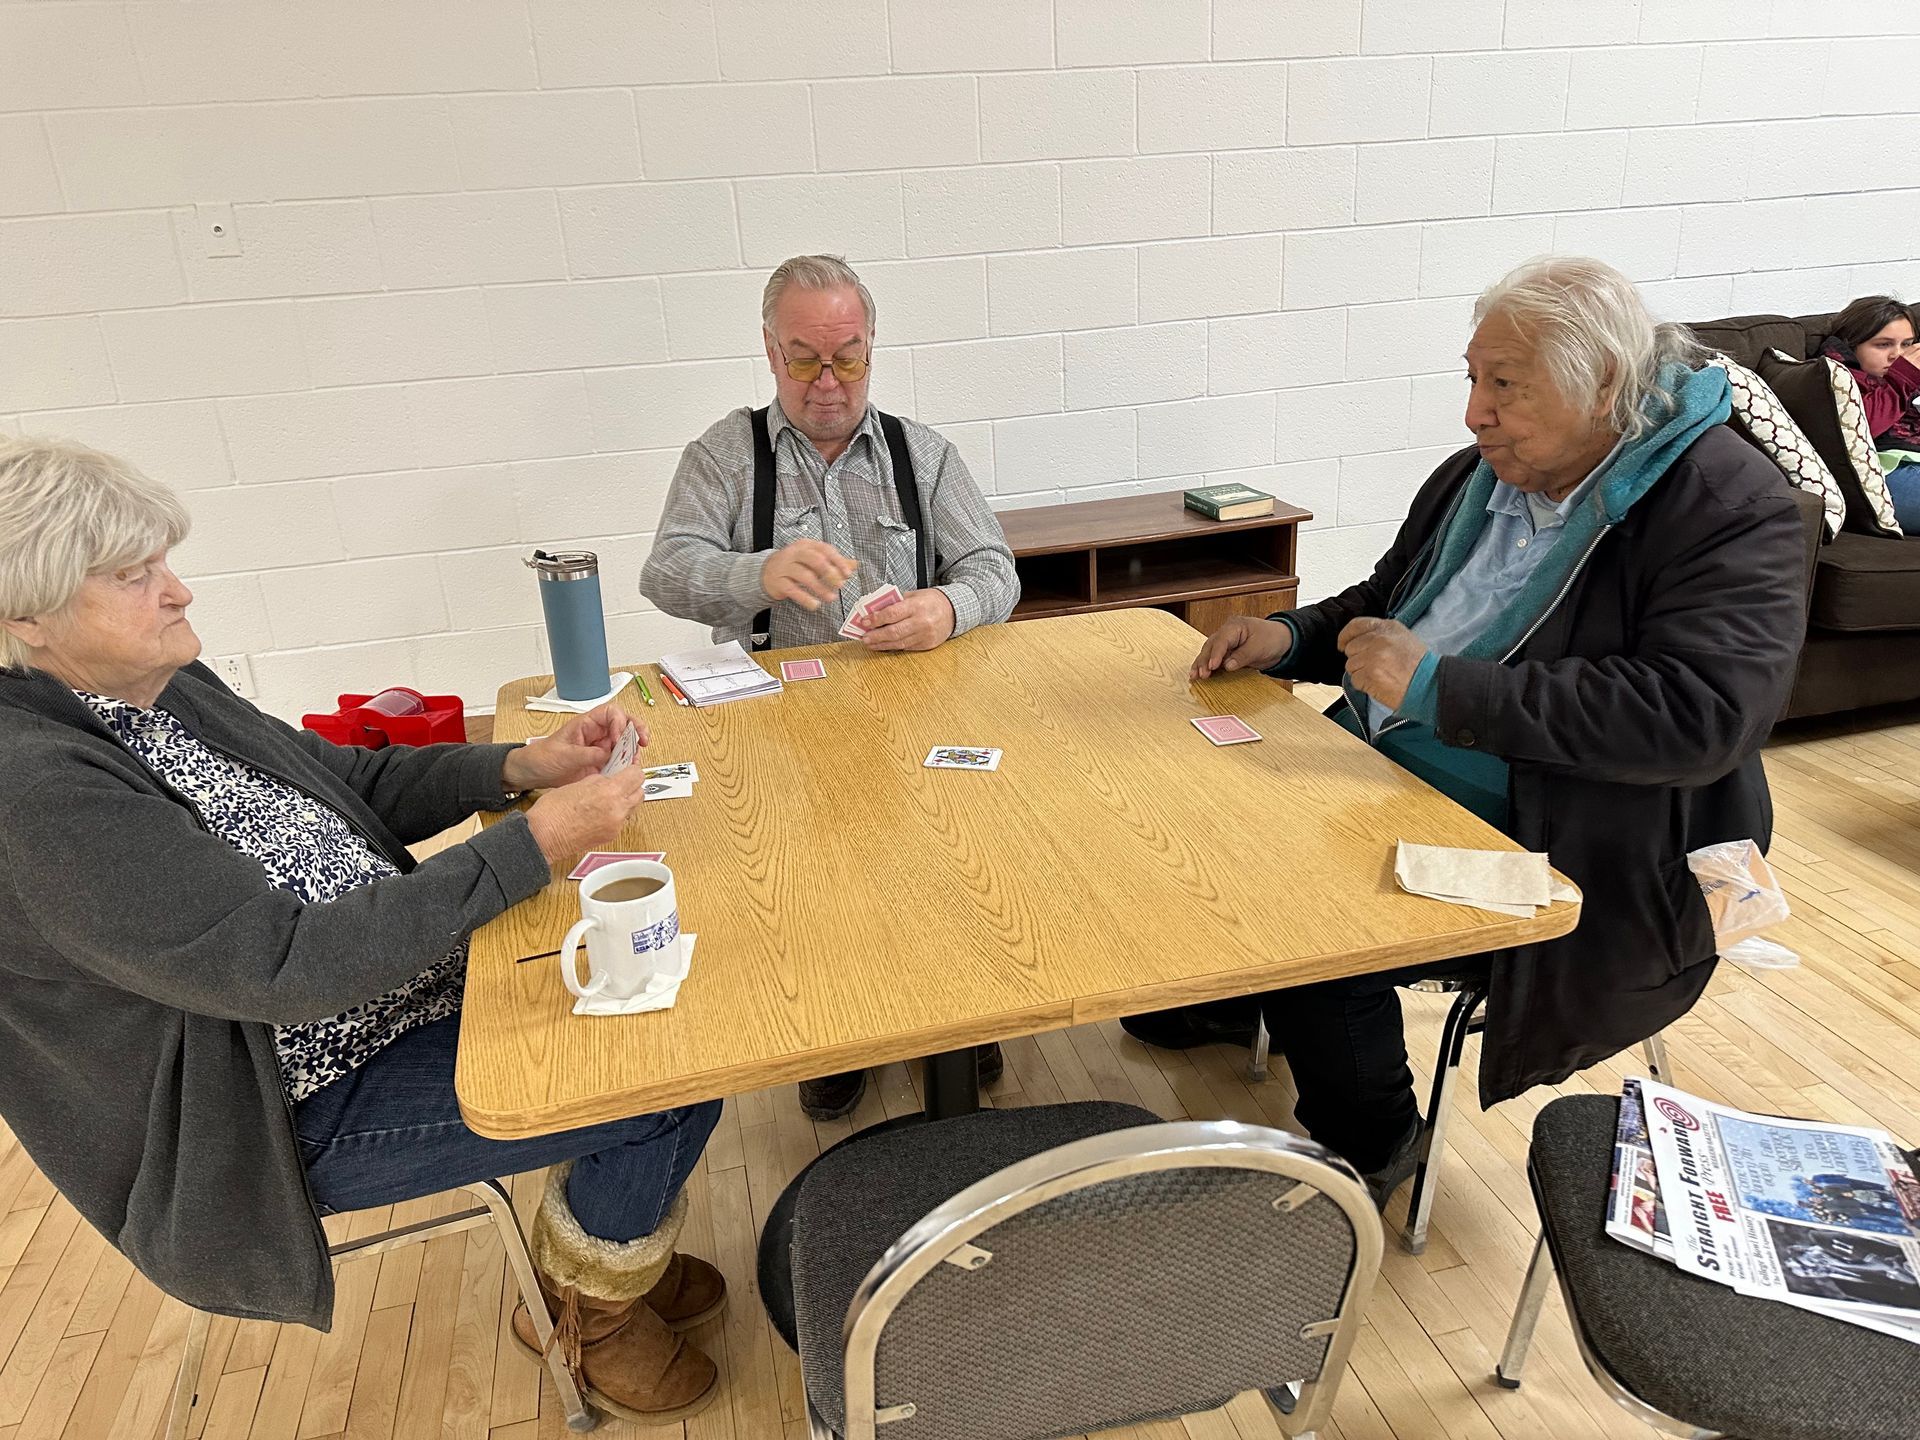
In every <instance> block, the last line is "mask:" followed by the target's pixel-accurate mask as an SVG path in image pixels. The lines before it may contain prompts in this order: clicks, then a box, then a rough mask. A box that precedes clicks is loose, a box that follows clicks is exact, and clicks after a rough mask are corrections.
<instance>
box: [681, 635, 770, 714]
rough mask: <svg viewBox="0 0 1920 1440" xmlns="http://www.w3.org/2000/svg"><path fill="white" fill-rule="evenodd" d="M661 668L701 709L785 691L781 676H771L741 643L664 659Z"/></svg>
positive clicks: (731, 641)
mask: <svg viewBox="0 0 1920 1440" xmlns="http://www.w3.org/2000/svg"><path fill="white" fill-rule="evenodd" d="M660 668H661V669H662V670H663V671H665V672H666V674H667V676H668V678H669V679H671V680H672V681H673V683H674V684H676V685H678V686H679V687H680V689H681V692H682V693H683V694H685V695H686V697H687V699H689V700H691V701H692V702H693V703H694V704H695V705H701V706H706V705H724V704H726V703H727V702H728V701H730V700H751V699H752V698H753V697H754V696H756V695H774V694H777V693H779V692H780V691H781V690H782V689H784V688H785V687H784V686H783V685H781V683H780V678H779V676H777V675H772V674H769V673H768V672H767V670H766V669H765V667H763V666H762V665H761V664H760V663H759V662H758V661H756V660H755V659H754V658H753V657H752V656H751V655H749V654H747V652H746V651H745V650H743V649H741V648H740V642H739V641H738V640H729V641H727V643H726V644H724V645H709V646H707V647H706V648H705V649H701V650H682V651H679V652H678V653H677V654H673V655H662V656H661V657H660Z"/></svg>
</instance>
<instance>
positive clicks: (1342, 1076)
mask: <svg viewBox="0 0 1920 1440" xmlns="http://www.w3.org/2000/svg"><path fill="white" fill-rule="evenodd" d="M1481 963H1482V964H1484V963H1485V962H1484V961H1483V962H1481ZM1473 969H1474V965H1473V962H1471V961H1462V960H1457V959H1456V960H1436V961H1432V962H1429V963H1428V964H1425V965H1411V966H1407V967H1405V968H1403V969H1399V970H1385V971H1382V972H1380V973H1379V974H1377V975H1352V976H1347V977H1344V978H1342V979H1339V980H1322V981H1320V982H1318V983H1317V984H1312V985H1296V986H1294V987H1293V988H1292V989H1291V990H1275V991H1272V992H1271V993H1269V994H1266V995H1263V996H1261V997H1260V1007H1261V1011H1262V1013H1263V1014H1264V1015H1265V1016H1266V1019H1267V1032H1268V1034H1269V1035H1270V1036H1271V1037H1272V1042H1273V1046H1274V1048H1275V1049H1277V1050H1280V1051H1282V1052H1284V1053H1285V1055H1286V1057H1287V1068H1288V1069H1289V1070H1291V1071H1292V1072H1293V1084H1294V1089H1295V1090H1296V1091H1298V1092H1299V1097H1300V1098H1299V1100H1298V1102H1297V1103H1296V1104H1295V1105H1294V1107H1293V1113H1294V1118H1296V1119H1297V1120H1299V1122H1300V1124H1301V1125H1302V1126H1303V1127H1305V1129H1306V1132H1307V1134H1309V1135H1311V1136H1312V1137H1313V1138H1314V1139H1315V1140H1318V1141H1319V1142H1320V1143H1321V1144H1322V1145H1325V1146H1326V1147H1327V1148H1328V1149H1330V1150H1337V1151H1338V1152H1339V1153H1340V1154H1342V1155H1344V1156H1345V1157H1346V1158H1347V1160H1348V1161H1349V1162H1350V1163H1351V1164H1352V1165H1353V1167H1354V1169H1356V1170H1358V1171H1359V1172H1360V1173H1361V1174H1363V1175H1365V1174H1367V1173H1369V1172H1371V1171H1374V1170H1378V1169H1380V1168H1381V1167H1382V1166H1384V1165H1385V1164H1386V1163H1387V1161H1388V1160H1389V1159H1391V1158H1392V1156H1393V1150H1394V1147H1395V1146H1396V1145H1398V1144H1399V1143H1400V1142H1401V1141H1402V1140H1404V1139H1406V1137H1407V1132H1408V1131H1409V1130H1410V1129H1412V1128H1413V1125H1414V1122H1415V1121H1417V1120H1418V1119H1419V1118H1420V1108H1419V1105H1418V1104H1417V1102H1416V1101H1415V1100H1414V1096H1413V1071H1412V1070H1410V1069H1409V1068H1408V1067H1407V1037H1406V1030H1405V1028H1404V1026H1403V1024H1402V1021H1401V1015H1400V996H1399V994H1398V992H1397V990H1396V988H1395V987H1397V986H1400V985H1408V984H1411V983H1412V982H1414V981H1415V980H1430V979H1433V978H1434V977H1436V976H1440V975H1458V974H1463V973H1472V971H1473Z"/></svg>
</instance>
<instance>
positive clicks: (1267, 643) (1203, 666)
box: [1187, 615, 1293, 680]
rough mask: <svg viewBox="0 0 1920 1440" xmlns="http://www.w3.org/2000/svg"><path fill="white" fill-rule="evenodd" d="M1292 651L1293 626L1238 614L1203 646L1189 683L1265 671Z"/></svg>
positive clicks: (1196, 657) (1189, 675)
mask: <svg viewBox="0 0 1920 1440" xmlns="http://www.w3.org/2000/svg"><path fill="white" fill-rule="evenodd" d="M1291 649H1293V627H1292V626H1291V625H1286V624H1283V623H1281V622H1280V621H1278V620H1261V619H1257V618H1255V617H1254V616H1252V615H1235V616H1234V617H1233V618H1232V619H1230V620H1228V621H1227V623H1226V624H1224V625H1222V626H1221V627H1220V628H1219V629H1218V630H1216V631H1214V632H1213V634H1211V635H1209V636H1208V637H1207V643H1206V644H1204V645H1202V646H1201V647H1200V653H1199V654H1198V655H1197V656H1195V657H1194V661H1193V668H1192V669H1191V670H1189V671H1187V678H1188V679H1189V680H1205V679H1206V678H1207V677H1208V676H1209V675H1212V674H1213V673H1214V672H1215V671H1218V670H1265V669H1268V668H1269V667H1271V666H1274V665H1278V664H1279V663H1280V662H1281V661H1282V660H1284V659H1286V658H1287V652H1288V651H1289V650H1291Z"/></svg>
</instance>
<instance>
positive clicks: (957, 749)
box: [922, 745, 1000, 770]
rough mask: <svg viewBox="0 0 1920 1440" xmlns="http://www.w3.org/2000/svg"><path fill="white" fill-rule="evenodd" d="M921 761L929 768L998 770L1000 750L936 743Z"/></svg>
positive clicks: (980, 746) (981, 746)
mask: <svg viewBox="0 0 1920 1440" xmlns="http://www.w3.org/2000/svg"><path fill="white" fill-rule="evenodd" d="M922 763H923V764H924V765H925V766H926V768H927V769H929V770H998V769H999V768H1000V752H999V751H998V750H990V749H988V748H987V747H985V746H983V745H936V746H934V747H933V749H931V750H929V751H928V752H927V758H926V760H925V761H923V762H922Z"/></svg>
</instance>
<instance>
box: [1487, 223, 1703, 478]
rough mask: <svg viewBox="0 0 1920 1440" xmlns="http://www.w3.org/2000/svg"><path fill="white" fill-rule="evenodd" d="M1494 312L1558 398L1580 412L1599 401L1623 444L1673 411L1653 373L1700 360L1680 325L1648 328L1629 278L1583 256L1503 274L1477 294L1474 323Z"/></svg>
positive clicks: (1650, 323) (1546, 260)
mask: <svg viewBox="0 0 1920 1440" xmlns="http://www.w3.org/2000/svg"><path fill="white" fill-rule="evenodd" d="M1496 314H1497V315H1503V316H1505V317H1506V318H1507V319H1509V320H1511V321H1512V322H1513V323H1514V325H1515V326H1516V327H1517V328H1518V329H1519V330H1520V331H1521V333H1522V334H1524V335H1526V336H1527V337H1528V339H1529V340H1531V341H1532V342H1533V344H1534V346H1535V347H1536V349H1537V350H1538V352H1539V355H1540V361H1541V363H1542V364H1543V365H1544V366H1545V367H1546V371H1547V375H1548V376H1549V378H1550V379H1551V381H1552V383H1553V387H1554V388H1555V389H1556V390H1558V391H1559V392H1560V395H1561V397H1562V398H1563V399H1565V400H1566V401H1567V402H1568V403H1569V404H1572V405H1576V406H1578V407H1580V408H1581V409H1583V410H1587V411H1592V410H1594V409H1596V408H1597V407H1599V406H1600V404H1601V402H1602V401H1605V402H1606V407H1607V408H1606V416H1605V419H1606V423H1607V425H1608V427H1609V428H1610V429H1612V430H1613V431H1615V432H1616V433H1617V434H1620V435H1624V436H1626V437H1627V438H1628V439H1629V440H1635V439H1638V438H1639V437H1640V436H1641V435H1642V434H1644V433H1645V432H1646V431H1647V430H1648V429H1650V428H1652V427H1653V426H1654V425H1656V424H1658V423H1659V422H1660V421H1661V420H1662V419H1664V418H1665V417H1666V415H1667V414H1669V413H1671V411H1672V408H1673V404H1674V398H1673V396H1672V394H1670V393H1669V392H1668V391H1667V390H1666V388H1665V387H1663V386H1662V385H1661V383H1660V372H1661V371H1662V370H1663V369H1665V368H1666V367H1667V366H1668V365H1670V364H1674V363H1676V362H1677V363H1679V364H1681V365H1685V366H1688V367H1689V368H1692V367H1694V366H1696V365H1698V364H1699V363H1700V361H1701V359H1703V358H1704V354H1705V352H1704V351H1703V350H1702V349H1701V347H1700V345H1699V344H1698V343H1697V342H1696V341H1695V340H1694V338H1693V336H1692V334H1691V333H1690V332H1689V331H1688V330H1687V328H1686V327H1685V326H1684V325H1668V324H1656V323H1654V319H1653V316H1652V315H1651V314H1649V313H1648V311H1647V305H1646V301H1644V300H1642V299H1641V298H1640V292H1639V291H1638V290H1636V289H1635V288H1634V285H1633V282H1632V281H1631V280H1629V279H1627V277H1626V276H1624V275H1622V274H1621V273H1620V272H1619V271H1618V270H1616V269H1614V268H1613V267H1612V266H1611V265H1609V264H1607V263H1606V262H1605V261H1604V260H1590V259H1587V258H1585V257H1584V256H1578V255H1540V256H1536V257H1535V258H1533V259H1531V260H1528V261H1526V262H1524V263H1523V264H1521V265H1519V266H1517V267H1516V268H1514V269H1513V270H1511V271H1509V272H1508V273H1507V274H1506V275H1505V276H1504V277H1502V278H1501V279H1499V280H1497V281H1495V282H1494V283H1493V284H1492V285H1489V286H1488V287H1487V288H1486V289H1485V290H1484V291H1482V292H1481V294H1480V298H1479V300H1477V301H1476V302H1475V303H1474V307H1473V323H1474V325H1475V326H1476V327H1478V326H1479V324H1480V323H1481V321H1483V320H1485V319H1486V318H1487V317H1488V316H1489V315H1496ZM1649 402H1651V403H1649Z"/></svg>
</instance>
